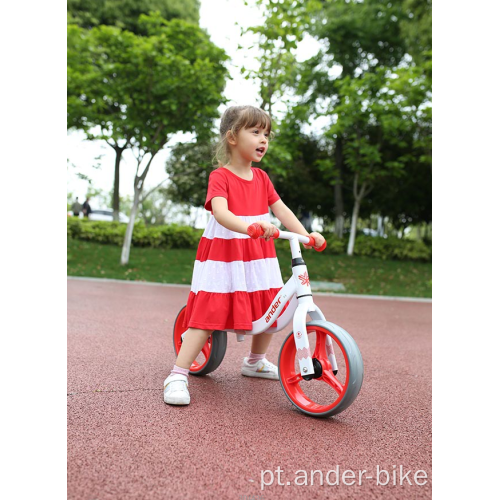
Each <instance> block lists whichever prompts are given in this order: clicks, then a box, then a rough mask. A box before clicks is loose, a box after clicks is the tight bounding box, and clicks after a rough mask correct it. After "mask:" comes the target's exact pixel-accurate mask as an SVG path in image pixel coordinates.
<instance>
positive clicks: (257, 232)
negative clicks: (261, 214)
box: [247, 222, 280, 240]
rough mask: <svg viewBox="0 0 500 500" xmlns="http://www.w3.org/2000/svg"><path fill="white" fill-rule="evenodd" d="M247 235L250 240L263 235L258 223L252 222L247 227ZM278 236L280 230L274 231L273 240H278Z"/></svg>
mask: <svg viewBox="0 0 500 500" xmlns="http://www.w3.org/2000/svg"><path fill="white" fill-rule="evenodd" d="M247 234H248V236H250V238H253V239H254V240H255V239H257V238H260V237H261V236H262V235H263V234H264V230H263V229H262V226H261V225H260V224H259V223H258V222H254V223H253V224H250V225H249V226H248V227H247ZM279 235H280V230H279V229H276V231H274V234H273V238H278V237H279Z"/></svg>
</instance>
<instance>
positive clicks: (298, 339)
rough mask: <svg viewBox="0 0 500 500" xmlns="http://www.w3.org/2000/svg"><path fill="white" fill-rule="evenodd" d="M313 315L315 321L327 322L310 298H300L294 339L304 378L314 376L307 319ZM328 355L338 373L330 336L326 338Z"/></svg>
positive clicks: (335, 371) (295, 317)
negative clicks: (308, 314) (309, 314)
mask: <svg viewBox="0 0 500 500" xmlns="http://www.w3.org/2000/svg"><path fill="white" fill-rule="evenodd" d="M308 312H309V313H311V317H312V318H313V319H321V320H325V317H324V315H323V313H322V312H321V310H320V309H319V308H318V307H317V306H316V305H315V304H314V303H313V302H312V299H311V298H309V297H304V298H302V297H301V298H299V305H298V306H297V310H296V311H295V315H294V318H293V337H294V340H295V347H296V349H297V358H298V360H299V367H300V374H301V375H302V377H307V376H310V375H314V365H313V360H312V354H311V349H310V346H309V336H308V335H307V328H306V318H307V313H308ZM325 350H326V354H327V356H328V360H329V361H330V364H331V365H332V370H333V372H334V373H337V370H338V366H337V360H336V358H335V353H334V351H333V342H332V339H331V338H330V336H329V335H327V336H326V346H325Z"/></svg>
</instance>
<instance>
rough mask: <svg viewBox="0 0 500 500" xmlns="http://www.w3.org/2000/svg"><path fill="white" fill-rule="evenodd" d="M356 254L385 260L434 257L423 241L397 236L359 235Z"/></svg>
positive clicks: (427, 259)
mask: <svg viewBox="0 0 500 500" xmlns="http://www.w3.org/2000/svg"><path fill="white" fill-rule="evenodd" d="M354 254H355V255H364V256H366V257H376V258H379V259H384V260H386V259H389V260H409V261H418V262H430V261H431V259H432V251H431V248H430V247H428V246H427V245H425V243H423V242H421V241H415V240H405V239H399V238H395V237H388V238H377V237H371V236H364V235H360V236H358V237H357V239H356V247H355V248H354Z"/></svg>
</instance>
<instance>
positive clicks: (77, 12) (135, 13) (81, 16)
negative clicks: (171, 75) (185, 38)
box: [67, 0, 200, 34]
mask: <svg viewBox="0 0 500 500" xmlns="http://www.w3.org/2000/svg"><path fill="white" fill-rule="evenodd" d="M67 8H68V13H69V14H70V16H71V17H72V19H73V23H76V24H78V25H79V26H81V27H82V28H85V29H90V28H94V27H96V26H99V25H102V24H105V25H108V26H116V27H118V28H121V29H125V30H127V31H132V32H133V33H136V34H146V32H145V31H144V29H143V28H142V27H141V26H140V24H139V17H140V15H141V14H149V13H150V12H157V13H159V14H160V16H161V17H163V18H164V19H166V20H168V21H169V20H171V19H183V20H184V21H188V22H191V23H193V24H198V23H199V20H200V2H199V0H141V1H138V0H68V2H67Z"/></svg>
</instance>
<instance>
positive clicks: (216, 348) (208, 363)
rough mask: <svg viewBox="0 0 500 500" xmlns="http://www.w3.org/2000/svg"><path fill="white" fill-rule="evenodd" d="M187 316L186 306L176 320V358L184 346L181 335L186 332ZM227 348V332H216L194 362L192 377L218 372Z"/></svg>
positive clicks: (174, 338) (174, 337)
mask: <svg viewBox="0 0 500 500" xmlns="http://www.w3.org/2000/svg"><path fill="white" fill-rule="evenodd" d="M185 314H186V306H184V307H183V308H182V309H181V310H180V311H179V313H178V314H177V317H176V318H175V323H174V333H173V341H174V352H175V354H176V356H177V355H178V354H179V351H180V350H181V346H182V338H181V335H182V334H183V333H184V332H185V331H186V330H185V329H184V328H183V326H182V325H183V323H184V316H185ZM226 348H227V332H225V331H221V330H214V331H213V332H212V334H211V335H210V337H208V339H207V341H206V342H205V345H204V346H203V348H202V349H201V352H200V354H199V355H198V356H197V357H196V359H195V360H194V361H193V364H192V365H191V368H190V369H189V373H190V375H200V376H201V375H207V374H209V373H211V372H213V371H214V370H216V369H217V368H218V367H219V365H220V364H221V363H222V360H223V359H224V355H225V354H226Z"/></svg>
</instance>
